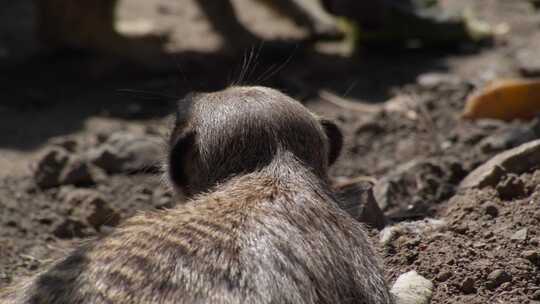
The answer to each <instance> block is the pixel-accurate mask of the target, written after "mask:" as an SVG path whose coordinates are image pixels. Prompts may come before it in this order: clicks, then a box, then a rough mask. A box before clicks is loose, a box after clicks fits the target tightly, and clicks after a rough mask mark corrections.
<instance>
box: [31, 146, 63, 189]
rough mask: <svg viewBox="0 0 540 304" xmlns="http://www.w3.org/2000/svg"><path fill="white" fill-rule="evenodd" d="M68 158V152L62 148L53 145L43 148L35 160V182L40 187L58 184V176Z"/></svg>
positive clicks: (50, 186) (44, 187)
mask: <svg viewBox="0 0 540 304" xmlns="http://www.w3.org/2000/svg"><path fill="white" fill-rule="evenodd" d="M68 160H69V154H68V152H67V151H66V150H65V149H63V148H60V147H54V148H49V149H47V150H45V151H44V153H43V154H42V156H41V157H40V158H39V160H38V161H37V166H36V169H35V171H34V180H35V181H36V184H37V185H38V186H39V187H40V188H42V189H46V188H52V187H56V186H58V185H60V176H61V173H62V170H63V169H64V167H65V166H66V164H67V163H68Z"/></svg>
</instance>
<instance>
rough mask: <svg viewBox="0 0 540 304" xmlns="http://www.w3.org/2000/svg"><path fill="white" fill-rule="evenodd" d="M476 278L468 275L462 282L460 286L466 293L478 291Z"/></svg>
mask: <svg viewBox="0 0 540 304" xmlns="http://www.w3.org/2000/svg"><path fill="white" fill-rule="evenodd" d="M474 284H475V282H474V280H473V279H472V278H470V277H467V278H465V279H464V280H463V282H461V285H460V288H461V291H463V293H464V294H472V293H475V292H476V287H474Z"/></svg>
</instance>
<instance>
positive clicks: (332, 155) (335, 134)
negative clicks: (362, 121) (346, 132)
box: [320, 119, 343, 165]
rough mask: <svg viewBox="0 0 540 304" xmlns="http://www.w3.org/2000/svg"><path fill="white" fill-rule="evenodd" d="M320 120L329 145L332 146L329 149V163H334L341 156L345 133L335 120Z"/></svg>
mask: <svg viewBox="0 0 540 304" xmlns="http://www.w3.org/2000/svg"><path fill="white" fill-rule="evenodd" d="M320 122H321V125H322V127H323V129H324V132H325V133H326V137H327V138H328V146H329V147H330V150H329V151H328V164H329V165H332V164H333V163H334V162H335V161H336V160H337V158H338V157H339V154H340V153H341V149H342V148H343V134H342V133H341V130H339V128H338V126H337V125H336V124H335V123H334V122H333V121H331V120H327V119H321V120H320Z"/></svg>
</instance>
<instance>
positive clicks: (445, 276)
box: [436, 271, 452, 282]
mask: <svg viewBox="0 0 540 304" xmlns="http://www.w3.org/2000/svg"><path fill="white" fill-rule="evenodd" d="M451 277H452V273H451V272H450V271H444V272H441V273H440V274H439V275H438V276H437V278H436V280H437V281H439V282H445V281H447V280H448V279H450V278H451Z"/></svg>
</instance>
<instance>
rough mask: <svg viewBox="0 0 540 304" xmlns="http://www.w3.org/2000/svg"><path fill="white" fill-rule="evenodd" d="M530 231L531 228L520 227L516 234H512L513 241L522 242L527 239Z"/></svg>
mask: <svg viewBox="0 0 540 304" xmlns="http://www.w3.org/2000/svg"><path fill="white" fill-rule="evenodd" d="M528 232H529V229H527V228H523V229H520V230H518V231H516V232H515V233H514V234H512V236H511V237H510V239H511V240H513V241H520V242H523V241H526V240H527V234H528Z"/></svg>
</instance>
